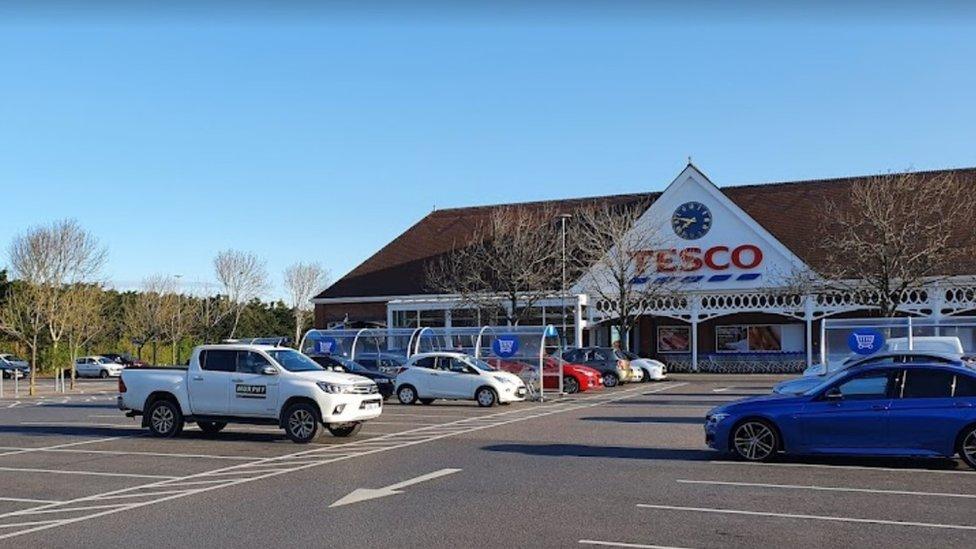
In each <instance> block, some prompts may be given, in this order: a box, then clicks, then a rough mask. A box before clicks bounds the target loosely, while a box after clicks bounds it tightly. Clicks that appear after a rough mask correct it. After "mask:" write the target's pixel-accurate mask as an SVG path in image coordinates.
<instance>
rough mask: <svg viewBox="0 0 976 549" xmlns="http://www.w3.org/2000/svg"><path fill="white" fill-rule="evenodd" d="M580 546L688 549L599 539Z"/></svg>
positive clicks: (583, 542)
mask: <svg viewBox="0 0 976 549" xmlns="http://www.w3.org/2000/svg"><path fill="white" fill-rule="evenodd" d="M579 543H580V545H598V546H600V547H631V548H635V549H688V548H687V547H676V546H674V545H646V544H643V543H627V542H624V541H600V540H598V539H581V540H579Z"/></svg>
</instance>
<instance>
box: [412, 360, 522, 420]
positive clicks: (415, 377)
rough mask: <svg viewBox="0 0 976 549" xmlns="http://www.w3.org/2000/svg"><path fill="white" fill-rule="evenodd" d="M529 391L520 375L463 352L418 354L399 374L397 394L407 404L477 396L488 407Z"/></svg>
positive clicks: (469, 398) (507, 401) (465, 398)
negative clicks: (501, 369)
mask: <svg viewBox="0 0 976 549" xmlns="http://www.w3.org/2000/svg"><path fill="white" fill-rule="evenodd" d="M527 393H528V390H527V389H526V387H525V383H524V382H523V381H522V379H521V378H520V377H518V376H517V375H515V374H511V373H509V372H502V371H499V370H496V369H495V368H493V367H492V366H491V365H490V364H488V363H487V362H485V361H483V360H479V359H477V358H474V357H472V356H469V355H466V354H463V353H421V354H417V355H414V356H412V357H410V360H408V361H407V363H406V364H405V365H404V366H403V368H402V369H401V370H400V373H399V374H397V378H396V394H397V398H398V399H399V400H400V402H401V403H403V404H414V403H415V402H420V403H422V404H430V403H431V402H433V401H434V400H435V399H438V398H446V399H455V400H475V401H477V402H478V405H479V406H486V407H487V406H494V405H495V404H507V403H509V402H516V401H520V400H525V395H526V394H527Z"/></svg>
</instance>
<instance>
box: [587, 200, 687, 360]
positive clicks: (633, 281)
mask: <svg viewBox="0 0 976 549" xmlns="http://www.w3.org/2000/svg"><path fill="white" fill-rule="evenodd" d="M646 207H647V205H646V204H637V205H634V206H613V205H603V206H597V207H593V208H586V209H583V210H581V211H580V212H579V214H578V218H579V220H578V222H577V223H576V224H575V225H576V226H575V227H574V230H573V231H572V235H573V238H574V239H575V240H576V241H577V244H576V248H577V253H576V254H574V257H575V259H576V261H577V265H576V267H577V269H578V270H579V271H581V272H582V273H583V274H582V276H581V278H580V280H579V285H580V287H581V288H583V289H585V290H586V291H587V292H588V293H589V294H590V295H592V296H594V297H595V298H597V300H598V301H602V302H604V303H606V304H608V305H609V309H608V310H607V312H608V313H610V315H609V316H610V317H611V321H610V322H611V323H612V324H613V325H614V326H616V327H617V329H618V332H619V334H620V337H621V339H622V340H623V343H624V346H625V348H626V347H628V346H629V345H630V332H631V330H632V329H633V328H634V327H635V326H636V325H637V322H638V320H639V318H640V317H641V316H643V315H645V314H647V313H648V312H649V311H650V310H651V309H652V307H653V305H654V302H655V300H657V299H660V298H667V297H674V296H676V295H677V293H678V287H677V285H676V282H675V280H676V277H670V276H664V277H661V276H658V275H657V274H655V273H654V272H653V271H652V265H651V263H652V262H653V256H654V254H655V252H656V251H657V250H667V249H669V248H671V247H672V243H673V237H672V236H669V233H667V232H664V231H662V230H659V229H655V228H653V227H651V226H646V225H639V224H636V221H637V220H638V219H639V218H640V217H641V215H642V214H643V213H644V212H645V211H646ZM680 267H681V266H680V265H675V266H674V268H676V269H678V268H680ZM659 274H664V273H659ZM660 279H664V280H660Z"/></svg>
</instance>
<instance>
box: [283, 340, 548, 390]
mask: <svg viewBox="0 0 976 549" xmlns="http://www.w3.org/2000/svg"><path fill="white" fill-rule="evenodd" d="M561 341H562V339H561V337H560V334H559V331H558V330H557V329H556V328H555V327H554V326H551V325H549V326H481V327H457V328H453V327H437V328H431V327H424V328H416V329H397V328H390V329H387V328H364V329H361V330H309V331H308V332H307V333H306V334H305V336H304V337H303V338H302V342H301V344H300V345H299V348H300V349H301V350H302V352H303V353H305V354H308V355H316V354H318V355H329V354H331V355H340V356H344V357H347V358H349V359H351V360H356V361H358V362H363V361H369V362H373V361H374V360H375V361H376V363H377V364H378V363H379V362H380V360H384V359H388V360H399V362H400V363H402V362H404V361H405V360H406V359H407V358H409V357H411V356H413V355H415V354H418V353H427V352H437V351H441V352H448V351H449V352H459V353H464V354H467V355H470V356H472V357H475V358H478V359H481V360H484V361H485V362H487V363H488V364H490V365H491V366H492V367H494V368H496V369H498V370H502V371H506V372H510V373H513V374H515V375H517V376H519V377H520V378H522V380H523V381H524V382H525V384H526V386H527V387H529V388H530V389H529V390H530V395H536V396H537V397H538V398H539V399H543V398H544V395H545V394H546V393H547V392H549V393H552V394H559V393H562V391H563V361H562V358H561V357H562V344H561Z"/></svg>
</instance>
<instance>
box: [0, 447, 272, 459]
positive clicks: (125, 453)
mask: <svg viewBox="0 0 976 549" xmlns="http://www.w3.org/2000/svg"><path fill="white" fill-rule="evenodd" d="M0 450H27V451H30V452H51V453H59V454H102V455H109V456H148V457H164V458H165V457H172V458H203V459H229V460H236V461H256V460H258V459H261V458H259V457H255V456H214V455H210V454H168V453H164V452H135V451H126V450H77V449H74V448H54V449H51V450H45V449H34V448H20V447H17V446H0ZM3 455H6V454H0V456H3Z"/></svg>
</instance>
